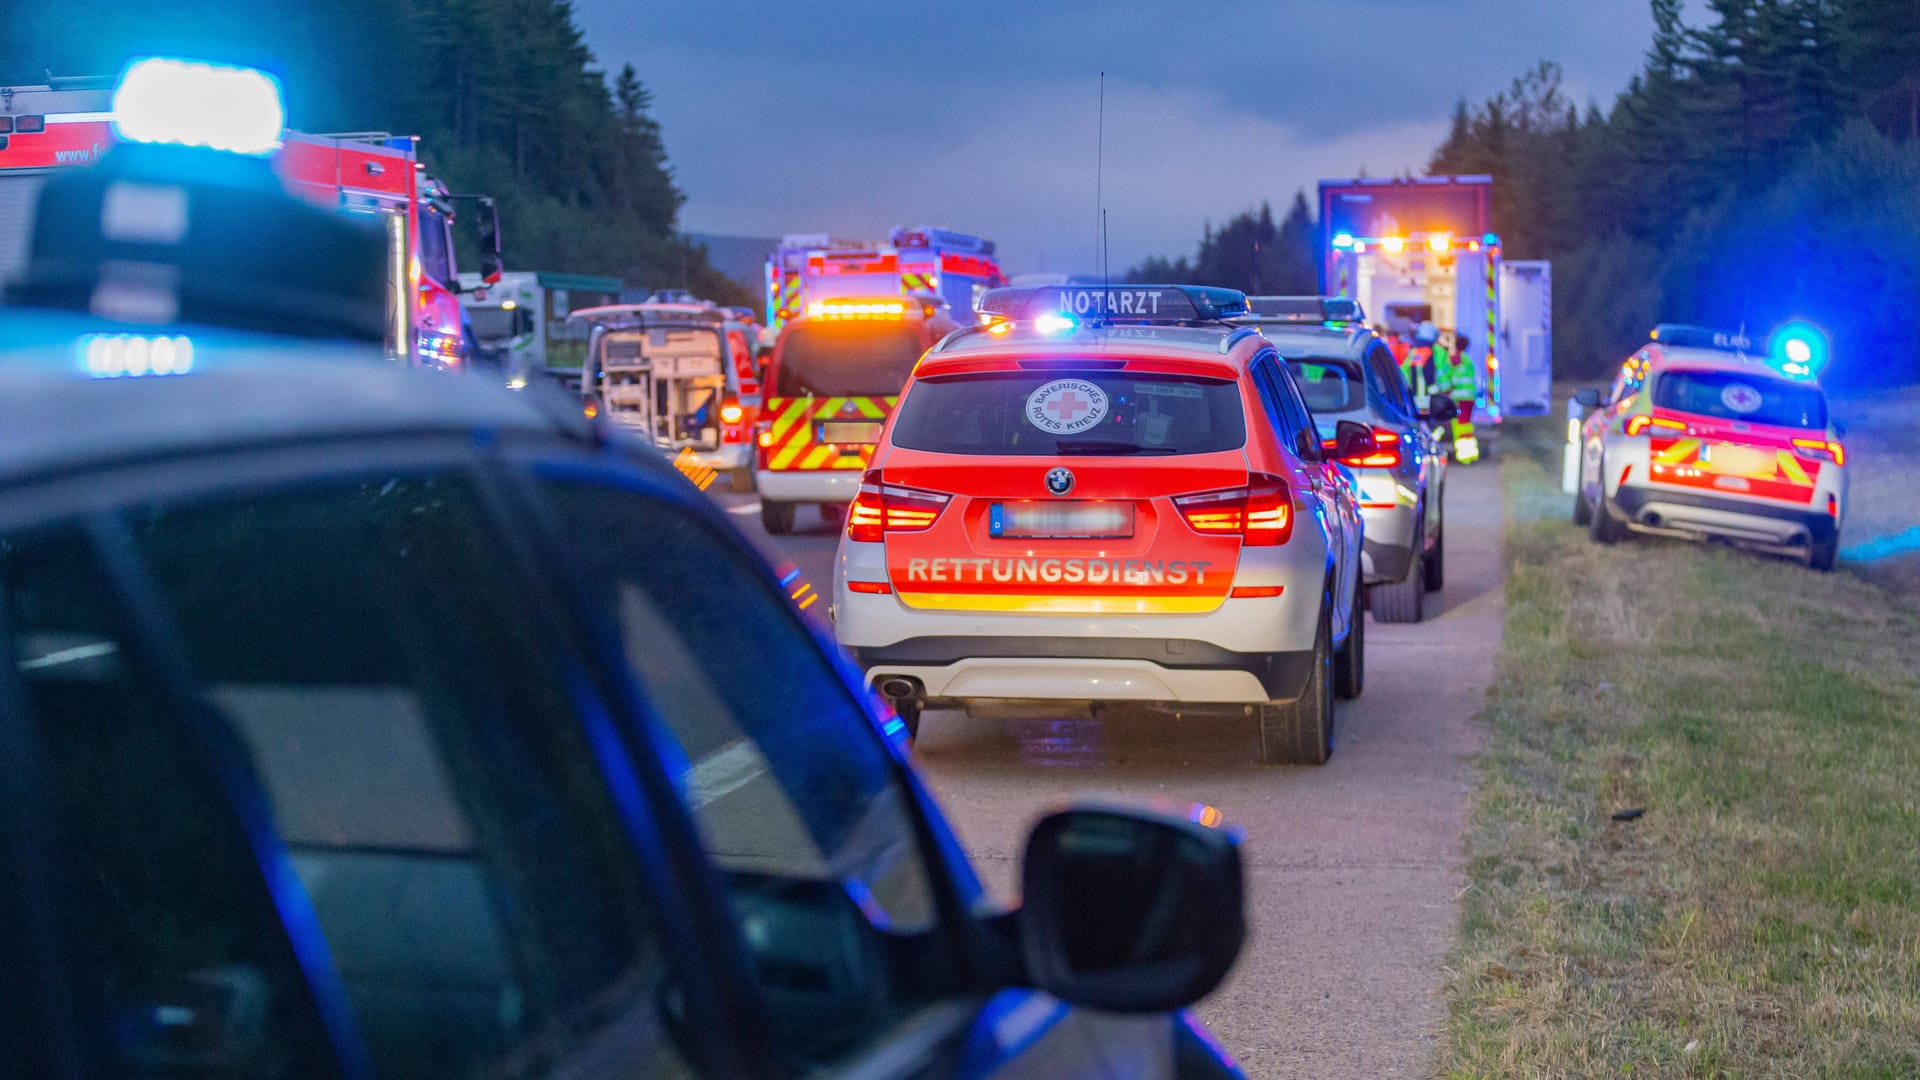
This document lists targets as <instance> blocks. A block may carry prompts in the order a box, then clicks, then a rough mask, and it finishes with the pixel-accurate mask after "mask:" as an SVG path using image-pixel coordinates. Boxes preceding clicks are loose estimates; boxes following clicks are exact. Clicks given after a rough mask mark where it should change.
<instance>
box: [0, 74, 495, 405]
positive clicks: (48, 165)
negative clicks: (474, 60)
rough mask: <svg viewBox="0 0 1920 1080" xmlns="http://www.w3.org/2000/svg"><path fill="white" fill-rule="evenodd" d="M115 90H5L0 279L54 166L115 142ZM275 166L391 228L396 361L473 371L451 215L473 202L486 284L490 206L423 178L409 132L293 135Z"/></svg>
mask: <svg viewBox="0 0 1920 1080" xmlns="http://www.w3.org/2000/svg"><path fill="white" fill-rule="evenodd" d="M111 86H112V80H110V79H96V78H81V79H54V80H50V81H49V82H48V83H46V84H44V85H38V86H0V282H4V281H5V280H7V279H8V278H10V277H12V276H13V275H14V274H16V273H18V272H19V270H20V268H21V266H22V265H23V264H24V262H25V260H26V255H27V250H28V243H29V223H30V222H31V221H32V219H33V206H34V202H35V198H36V196H37V195H38V193H39V190H40V186H41V184H43V183H44V182H45V181H46V178H47V177H48V176H49V175H51V174H52V173H54V172H55V171H56V170H59V169H61V168H65V167H70V166H78V165H88V164H91V163H93V162H94V161H97V160H99V158H100V155H101V154H103V153H105V152H106V151H107V150H108V149H110V148H111V147H112V146H113V145H114V143H115V142H116V141H117V138H116V135H115V133H114V124H113V121H114V114H113V111H112V109H113V104H112V90H111ZM273 160H274V166H275V168H276V170H277V171H278V172H279V174H280V177H281V179H282V180H283V181H284V182H285V183H286V185H287V187H288V189H289V190H290V191H292V192H294V193H295V194H297V195H299V196H301V197H303V198H305V199H308V200H310V201H312V202H315V203H318V204H320V205H322V206H330V207H336V208H338V209H340V210H341V211H343V212H346V213H352V214H365V215H368V216H370V217H371V218H372V219H374V220H376V221H378V222H379V223H380V225H381V226H382V227H383V228H384V229H385V230H386V236H387V250H388V260H387V296H388V301H389V303H388V326H387V354H388V356H389V357H390V358H392V359H394V360H396V361H401V362H407V363H412V364H417V365H421V366H427V367H437V368H464V367H466V366H468V365H470V364H471V363H472V362H473V361H474V359H475V357H474V347H473V341H472V338H471V336H470V335H467V334H466V333H464V332H463V329H462V328H463V325H464V324H463V320H462V313H461V308H460V301H459V291H460V287H459V276H458V272H457V269H456V266H455V262H454V252H453V231H452V230H453V223H454V220H455V213H454V208H455V206H456V204H461V203H469V204H472V206H473V210H474V217H475V218H476V220H477V224H478V234H479V241H480V252H481V255H480V263H481V265H480V276H481V278H482V279H483V280H486V281H497V280H498V279H499V275H500V224H499V215H498V211H497V209H496V208H495V206H494V203H493V200H492V199H490V198H487V197H486V196H478V195H455V194H452V193H450V192H449V191H448V190H447V189H446V187H445V186H444V185H442V184H441V183H440V182H439V181H437V180H435V179H434V178H433V177H431V176H429V175H427V173H426V172H425V170H424V169H423V167H422V166H421V164H420V160H419V153H418V146H417V140H415V139H414V138H412V137H410V136H399V137H395V136H391V135H387V134H384V133H372V132H367V133H354V134H345V135H303V134H300V133H298V132H292V131H289V132H287V133H286V134H285V136H284V138H283V140H282V143H281V146H280V149H279V150H278V151H277V152H276V153H275V154H274V156H273ZM288 257H289V258H297V257H298V253H297V252H289V253H288Z"/></svg>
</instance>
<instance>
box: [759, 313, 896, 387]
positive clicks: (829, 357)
mask: <svg viewBox="0 0 1920 1080" xmlns="http://www.w3.org/2000/svg"><path fill="white" fill-rule="evenodd" d="M920 353H921V347H920V332H919V330H917V329H916V328H915V327H914V326H912V325H909V324H906V323H900V322H889V321H886V320H883V319H849V320H846V321H845V322H839V321H832V320H827V321H822V322H817V323H809V324H805V325H801V326H796V327H794V328H793V330H791V331H790V332H788V334H787V337H786V340H785V341H783V342H781V344H780V356H779V369H780V370H779V382H778V383H777V385H776V386H775V387H774V396H775V397H806V396H807V395H809V394H811V395H813V396H815V397H863V396H871V397H887V396H890V395H893V394H898V393H899V392H900V388H901V387H902V386H905V385H906V384H907V376H908V375H910V374H912V372H913V365H914V363H915V362H916V361H918V360H919V359H920Z"/></svg>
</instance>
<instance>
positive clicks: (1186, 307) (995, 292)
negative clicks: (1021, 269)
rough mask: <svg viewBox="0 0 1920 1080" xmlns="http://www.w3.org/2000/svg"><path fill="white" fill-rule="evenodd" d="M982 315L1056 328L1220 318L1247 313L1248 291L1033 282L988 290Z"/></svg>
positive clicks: (1183, 321)
mask: <svg viewBox="0 0 1920 1080" xmlns="http://www.w3.org/2000/svg"><path fill="white" fill-rule="evenodd" d="M979 311H980V313H981V314H982V315H991V316H998V317H1000V318H1003V319H1031V320H1034V321H1035V322H1036V324H1037V323H1038V321H1039V320H1041V319H1042V318H1046V319H1048V320H1049V325H1051V326H1053V327H1054V329H1055V330H1058V329H1065V328H1067V327H1066V325H1065V324H1062V323H1059V322H1057V321H1056V320H1059V319H1062V318H1065V319H1070V320H1072V321H1073V325H1075V326H1083V325H1090V324H1097V323H1152V324H1163V325H1178V324H1180V323H1195V322H1220V321H1222V320H1225V319H1231V318H1235V317H1238V316H1243V315H1246V314H1247V296H1246V294H1245V293H1243V292H1240V291H1239V290H1237V289H1221V288H1215V287H1213V286H1210V285H1034V286H1025V287H1017V288H1001V289H990V290H988V291H987V294H986V295H985V296H983V297H981V298H980V305H979Z"/></svg>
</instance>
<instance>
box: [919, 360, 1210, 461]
mask: <svg viewBox="0 0 1920 1080" xmlns="http://www.w3.org/2000/svg"><path fill="white" fill-rule="evenodd" d="M1241 411H1242V410H1241V405H1240V390H1239V387H1238V386H1236V385H1235V384H1234V383H1232V382H1230V381H1228V380H1225V379H1206V378H1187V377H1181V376H1173V375H1153V374H1145V373H1137V372H1121V371H1101V370H1084V369H1083V370H1074V369H1073V368H1071V367H1062V368H1057V369H1050V370H1048V371H1045V372H1020V373H1017V374H992V375H955V376H946V377H940V378H931V379H921V380H919V381H917V382H915V383H914V384H913V388H912V389H911V390H910V391H909V392H908V393H907V395H906V397H905V399H904V400H903V401H902V402H901V404H900V412H899V418H898V419H896V420H895V421H894V426H893V441H894V443H895V445H898V446H904V447H907V448H909V449H913V450H930V451H933V452H935V453H943V454H992V455H1001V456H1009V455H1031V456H1037V457H1053V456H1056V455H1060V454H1128V455H1132V454H1139V455H1171V454H1206V453H1214V452H1218V451H1221V450H1236V449H1238V448H1239V447H1240V446H1241V445H1242V444H1244V443H1245V442H1246V423H1245V420H1244V419H1243V417H1242V415H1241Z"/></svg>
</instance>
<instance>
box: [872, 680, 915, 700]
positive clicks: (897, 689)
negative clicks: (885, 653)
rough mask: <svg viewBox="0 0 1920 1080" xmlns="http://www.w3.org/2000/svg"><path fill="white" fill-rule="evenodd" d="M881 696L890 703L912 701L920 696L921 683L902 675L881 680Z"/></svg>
mask: <svg viewBox="0 0 1920 1080" xmlns="http://www.w3.org/2000/svg"><path fill="white" fill-rule="evenodd" d="M880 696H881V697H884V698H886V699H887V700H888V701H910V700H912V699H913V698H916V697H919V696H920V682H919V680H917V679H909V678H906V677H905V676H901V675H891V676H888V677H887V678H884V679H881V680H880Z"/></svg>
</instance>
